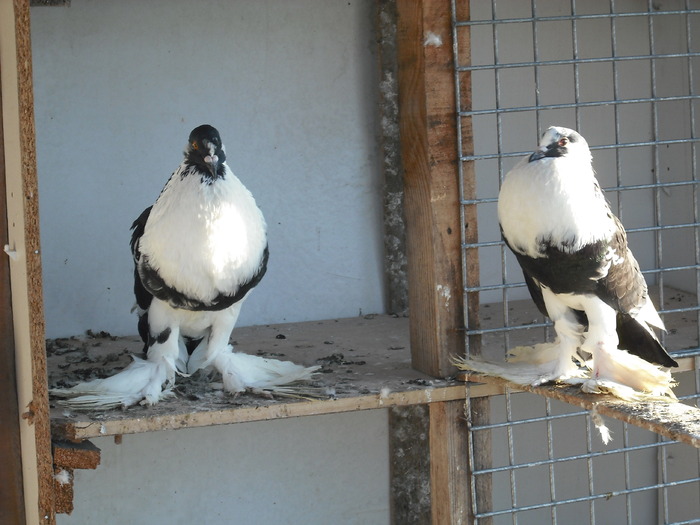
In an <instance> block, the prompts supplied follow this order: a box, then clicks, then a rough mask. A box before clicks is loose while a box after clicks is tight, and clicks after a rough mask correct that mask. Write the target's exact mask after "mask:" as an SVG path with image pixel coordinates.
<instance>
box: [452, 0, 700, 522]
mask: <svg viewBox="0 0 700 525" xmlns="http://www.w3.org/2000/svg"><path fill="white" fill-rule="evenodd" d="M693 5H695V6H697V4H695V3H694V2H691V1H690V0H687V1H685V2H684V1H682V0H681V1H665V0H659V1H654V2H652V1H644V0H626V1H623V0H617V1H616V0H586V1H581V0H579V1H578V2H577V1H576V0H569V1H562V0H531V3H529V2H523V1H521V0H498V1H497V0H492V1H491V2H488V1H486V0H472V1H471V2H469V0H452V22H453V45H454V53H455V59H456V67H455V84H456V93H457V107H458V108H459V119H458V124H457V129H458V137H459V145H460V151H459V154H460V158H461V163H460V187H461V189H462V217H463V228H462V231H463V232H464V231H467V230H468V228H467V225H468V223H470V221H472V220H473V219H477V224H478V238H476V239H474V238H468V237H465V239H464V242H463V268H464V275H465V277H464V278H465V283H466V287H465V297H466V301H467V305H468V306H469V308H465V310H467V311H468V314H467V318H466V319H465V325H466V334H467V352H481V353H483V354H488V353H490V352H491V353H493V352H498V353H500V354H501V357H502V356H503V352H504V350H505V349H507V348H510V347H512V346H515V345H517V344H531V343H534V342H541V341H543V340H545V338H547V337H551V334H550V333H549V323H548V322H547V321H546V320H545V319H543V318H542V317H541V316H539V314H538V313H537V312H536V309H535V308H534V306H533V305H532V303H531V301H529V300H528V299H527V297H528V296H527V290H526V288H525V285H524V283H523V280H522V274H521V273H520V271H519V269H518V267H517V263H516V262H515V258H514V257H513V256H512V255H511V254H510V253H509V252H508V251H507V249H506V248H505V246H504V244H503V242H502V241H501V239H500V233H499V229H498V220H497V217H496V202H497V195H498V188H499V186H500V181H502V180H503V177H504V175H505V174H506V173H507V171H508V170H509V169H510V168H511V167H512V166H513V165H514V164H515V162H517V160H518V159H519V158H521V157H522V156H524V155H525V154H529V153H530V152H531V151H532V150H533V149H534V147H535V145H536V143H537V141H538V137H539V135H540V133H541V132H542V131H543V130H544V129H546V128H547V127H548V126H550V125H561V126H566V127H571V128H574V129H578V130H579V131H580V132H581V133H582V134H583V136H584V137H586V139H587V141H588V143H589V144H590V145H591V150H592V153H593V157H594V168H595V169H596V172H597V176H598V179H599V180H600V182H601V186H602V187H604V188H605V191H606V196H607V198H608V200H609V201H610V202H611V205H612V207H613V210H614V211H615V212H616V213H617V215H618V216H619V217H620V219H621V220H622V222H623V224H625V226H626V228H627V231H628V236H629V242H630V246H631V248H632V250H633V251H634V253H635V256H636V257H637V259H638V261H639V262H640V266H641V267H642V270H643V273H644V274H645V276H646V279H647V281H648V282H649V284H650V289H651V293H652V295H653V298H654V302H655V304H656V306H657V309H659V312H660V313H661V315H662V318H663V319H664V321H665V322H666V324H667V328H669V330H668V333H667V334H666V335H665V336H664V339H663V341H664V344H665V345H666V346H667V348H669V350H671V351H672V352H673V353H674V354H675V355H676V356H677V357H679V356H684V357H688V358H689V359H693V360H694V367H693V368H694V369H695V371H694V372H685V373H682V374H678V375H677V379H679V380H680V386H679V387H678V388H677V394H678V395H679V397H680V398H681V399H682V400H683V401H684V402H687V403H698V399H699V398H700V374H699V373H698V362H699V361H700V358H698V357H697V356H698V355H700V337H699V335H698V334H699V332H698V327H699V326H700V323H698V314H699V310H700V308H699V307H698V302H697V297H698V296H699V295H700V293H699V292H700V222H699V219H700V212H699V210H698V197H699V195H698V193H699V188H698V184H699V182H700V179H699V177H698V157H699V155H700V147H699V146H698V141H699V140H700V138H699V137H700V130H699V129H698V127H697V126H698V123H697V119H696V113H697V112H698V109H699V108H700V95H697V94H696V93H697V88H698V82H700V81H699V80H698V76H699V75H700V9H693V8H692V6H693ZM475 304H477V305H479V307H478V314H476V313H475V311H476V308H475ZM475 407H477V408H478V417H477V416H475V414H477V411H476V410H475ZM467 413H468V417H470V450H469V458H470V463H471V467H472V473H471V477H472V479H471V487H472V511H473V513H474V516H475V521H476V523H513V524H530V523H532V524H542V523H550V522H551V523H566V524H578V523H606V524H607V523H616V524H617V523H627V524H635V525H637V524H644V523H649V524H654V523H676V524H681V523H700V477H699V475H698V474H699V465H700V456H699V455H698V451H697V450H696V449H693V448H692V447H689V446H686V445H680V444H677V443H673V442H669V441H665V440H662V439H660V438H658V436H656V435H654V434H653V433H650V432H648V431H644V430H640V429H637V428H635V427H632V426H628V425H627V424H625V423H620V422H609V423H608V426H609V427H610V428H611V430H612V432H613V438H614V441H613V442H612V443H611V444H610V445H608V446H604V445H603V444H602V442H601V440H600V438H599V436H598V435H597V431H596V429H595V425H594V421H592V416H591V415H590V414H589V413H587V412H585V411H581V410H579V409H577V408H573V407H570V406H568V405H565V404H563V403H560V402H558V401H552V400H549V399H542V398H540V397H539V396H535V395H532V394H525V393H517V394H516V393H511V392H506V394H505V395H503V396H494V397H492V398H490V400H489V402H488V404H487V405H484V404H483V403H481V404H477V402H476V401H468V406H467Z"/></svg>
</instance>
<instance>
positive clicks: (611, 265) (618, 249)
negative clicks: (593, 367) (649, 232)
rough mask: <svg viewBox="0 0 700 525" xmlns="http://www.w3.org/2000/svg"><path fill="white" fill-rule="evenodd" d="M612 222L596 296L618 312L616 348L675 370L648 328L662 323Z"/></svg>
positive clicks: (622, 234) (620, 229) (621, 230)
mask: <svg viewBox="0 0 700 525" xmlns="http://www.w3.org/2000/svg"><path fill="white" fill-rule="evenodd" d="M615 222H616V225H617V232H616V233H615V235H614V236H613V238H612V240H611V241H610V244H609V247H608V251H607V254H606V266H608V268H607V272H606V273H605V275H604V276H603V277H601V278H600V279H599V280H598V281H597V284H598V287H597V290H596V293H597V295H598V297H599V298H600V299H602V300H603V301H604V302H605V303H607V304H609V305H610V306H612V307H613V308H614V309H615V310H617V312H618V315H617V335H618V338H619V347H620V348H623V349H625V350H628V351H629V352H630V353H632V354H635V355H638V356H639V357H641V358H642V359H644V360H646V361H649V362H652V363H658V364H660V365H663V366H678V363H677V362H676V361H675V360H674V359H673V358H671V356H669V355H668V352H666V350H665V349H664V347H663V346H662V345H661V343H660V342H659V340H658V338H657V337H656V334H655V333H654V331H653V330H652V328H651V327H650V325H654V326H657V327H659V328H662V327H663V323H662V322H661V320H660V319H659V317H658V314H657V313H656V310H655V309H654V307H653V305H652V304H651V300H650V299H649V293H648V290H647V283H646V281H645V280H644V276H643V275H642V272H641V270H640V269H639V263H638V262H637V260H636V259H635V258H634V255H632V252H631V251H630V249H629V247H628V246H627V234H626V233H625V230H624V228H623V227H622V224H621V223H620V221H619V220H618V219H617V217H615Z"/></svg>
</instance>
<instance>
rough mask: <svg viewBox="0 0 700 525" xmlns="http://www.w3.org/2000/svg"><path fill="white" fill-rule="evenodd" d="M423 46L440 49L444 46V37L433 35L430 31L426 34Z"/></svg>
mask: <svg viewBox="0 0 700 525" xmlns="http://www.w3.org/2000/svg"><path fill="white" fill-rule="evenodd" d="M423 45H424V46H425V47H428V46H433V47H440V46H442V37H441V36H440V35H438V34H437V33H433V32H432V31H428V32H427V33H426V34H425V40H424V41H423Z"/></svg>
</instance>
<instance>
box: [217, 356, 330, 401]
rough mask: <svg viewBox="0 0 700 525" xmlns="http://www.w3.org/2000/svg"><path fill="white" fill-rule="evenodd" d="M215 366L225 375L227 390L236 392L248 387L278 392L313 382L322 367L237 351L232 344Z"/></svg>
mask: <svg viewBox="0 0 700 525" xmlns="http://www.w3.org/2000/svg"><path fill="white" fill-rule="evenodd" d="M212 364H213V366H214V367H215V368H216V369H217V370H218V371H219V372H220V373H221V376H222V378H223V382H224V389H225V390H226V391H227V392H234V393H235V392H243V391H244V390H246V389H248V388H251V389H260V390H273V391H274V390H275V389H276V388H277V387H281V386H284V385H288V384H290V383H294V382H297V381H306V380H309V379H311V377H312V375H313V373H314V372H315V371H316V370H317V369H318V368H319V367H318V366H312V367H304V366H301V365H297V364H295V363H292V362H290V361H279V360H277V359H268V358H265V357H260V356H255V355H249V354H242V353H238V352H233V347H232V346H230V345H227V347H226V349H225V351H223V352H221V353H219V354H218V355H217V356H216V357H215V358H214V361H213V363H212Z"/></svg>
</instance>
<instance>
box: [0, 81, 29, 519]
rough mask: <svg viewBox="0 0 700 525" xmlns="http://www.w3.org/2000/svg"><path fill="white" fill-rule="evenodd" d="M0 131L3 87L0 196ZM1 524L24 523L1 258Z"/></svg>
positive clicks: (2, 233) (2, 218)
mask: <svg viewBox="0 0 700 525" xmlns="http://www.w3.org/2000/svg"><path fill="white" fill-rule="evenodd" d="M3 137H4V135H3V128H2V87H1V86H0V195H5V154H4V151H5V148H4V140H3ZM5 244H7V204H6V202H5V200H4V199H0V246H4V245H5ZM0 400H1V401H0V422H1V424H0V463H2V465H3V468H2V469H0V523H7V524H10V523H24V522H25V519H26V518H25V512H24V492H23V489H22V456H21V454H22V449H21V446H20V431H19V406H18V404H17V374H16V371H15V343H14V335H13V328H12V290H11V288H10V265H9V263H8V260H7V259H6V258H4V257H3V258H0Z"/></svg>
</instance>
